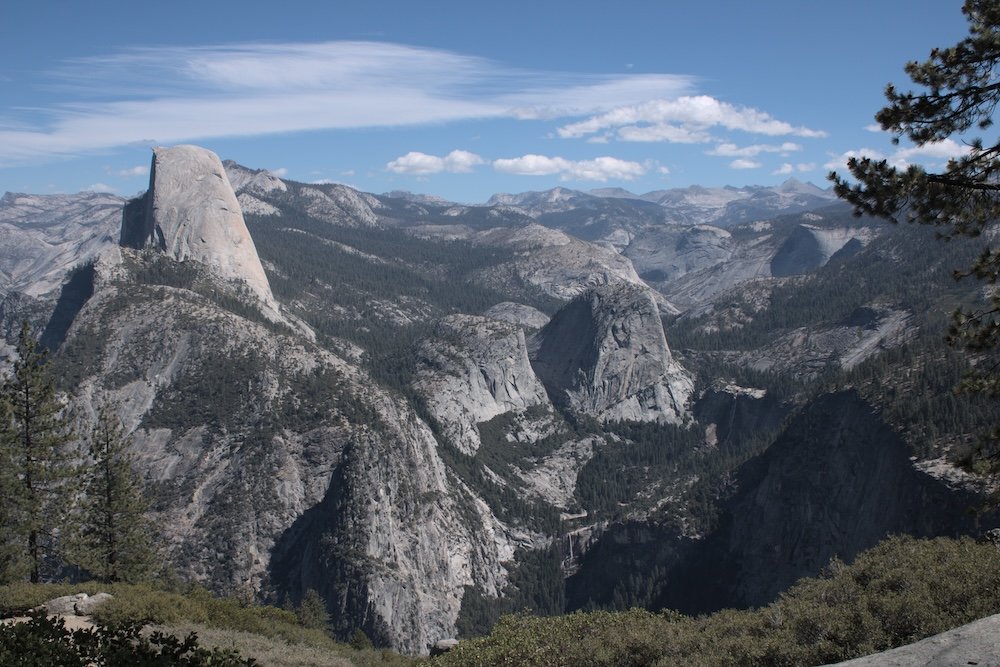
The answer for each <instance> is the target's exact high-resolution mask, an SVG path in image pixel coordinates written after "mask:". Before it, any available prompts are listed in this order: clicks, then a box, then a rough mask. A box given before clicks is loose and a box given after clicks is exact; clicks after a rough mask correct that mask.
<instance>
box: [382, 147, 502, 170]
mask: <svg viewBox="0 0 1000 667" xmlns="http://www.w3.org/2000/svg"><path fill="white" fill-rule="evenodd" d="M485 162H486V161H485V160H483V158H481V157H480V156H478V155H476V154H475V153H470V152H469V151H462V150H454V151H452V152H450V153H448V154H447V155H445V156H444V157H439V156H437V155H428V154H427V153H421V152H419V151H410V152H409V153H407V154H406V155H403V156H402V157H398V158H396V159H395V160H392V161H391V162H389V164H387V165H386V166H385V168H386V169H388V170H389V171H391V172H394V173H396V174H409V175H411V176H427V175H429V174H439V173H441V172H449V173H453V174H462V173H468V172H470V171H472V168H473V167H475V166H476V165H480V164H485Z"/></svg>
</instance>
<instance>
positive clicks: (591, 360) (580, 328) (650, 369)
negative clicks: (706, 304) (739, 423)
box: [532, 283, 694, 424]
mask: <svg viewBox="0 0 1000 667" xmlns="http://www.w3.org/2000/svg"><path fill="white" fill-rule="evenodd" d="M650 291H651V290H649V289H648V288H641V287H638V286H636V285H632V284H629V283H618V284H613V285H606V286H602V287H598V288H594V289H591V290H590V291H588V292H586V293H584V294H582V295H580V296H579V297H577V298H576V299H574V300H573V301H571V302H570V303H569V304H568V305H566V306H565V307H564V308H563V309H562V310H560V311H559V312H558V313H556V315H555V316H554V317H553V318H552V320H551V321H550V322H549V323H548V324H547V325H545V327H544V328H543V329H542V330H541V331H539V332H538V333H537V334H536V335H535V336H534V339H533V343H532V347H533V353H532V365H533V366H534V368H535V372H536V373H537V374H538V377H539V378H541V379H542V381H543V382H544V383H545V386H546V389H547V390H548V391H549V395H550V397H552V399H553V400H554V401H556V402H560V401H562V402H565V403H566V404H567V405H568V406H569V407H571V408H573V409H575V410H580V411H582V412H586V413H588V414H592V415H594V416H596V417H598V418H599V419H602V420H605V421H616V420H635V421H658V422H666V423H674V424H679V423H681V422H683V421H684V420H685V418H686V417H687V416H688V414H689V401H690V398H691V393H692V392H693V389H694V385H693V380H692V378H691V375H690V374H689V373H688V372H687V371H686V370H684V368H683V367H682V366H681V365H680V364H679V363H678V362H677V361H676V360H675V359H674V358H673V356H672V355H671V353H670V348H669V347H668V346H667V339H666V337H665V336H664V333H663V323H662V321H661V320H660V312H659V310H658V309H657V307H656V302H655V300H654V298H653V296H652V295H651V294H650Z"/></svg>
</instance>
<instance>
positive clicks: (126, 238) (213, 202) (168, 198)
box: [122, 146, 278, 317]
mask: <svg viewBox="0 0 1000 667" xmlns="http://www.w3.org/2000/svg"><path fill="white" fill-rule="evenodd" d="M122 241H123V243H124V244H125V245H130V246H132V247H136V248H142V247H152V248H156V249H158V250H160V251H161V252H163V253H165V254H166V255H167V256H168V257H170V258H172V259H174V260H176V261H178V262H184V261H187V260H193V261H196V262H200V263H202V264H204V265H205V266H209V267H211V268H212V271H213V272H214V273H215V274H216V275H218V276H219V277H220V278H222V279H223V280H231V281H237V282H239V283H243V284H245V285H246V287H247V289H248V290H249V291H250V292H251V293H252V294H253V295H255V296H256V297H257V299H259V301H260V302H261V304H262V305H263V306H264V307H265V309H266V310H267V311H268V312H269V313H270V314H271V315H272V317H276V316H277V313H278V303H277V301H275V299H274V295H272V294H271V287H270V284H269V283H268V281H267V275H266V274H265V273H264V267H263V266H262V265H261V263H260V258H259V257H258V256H257V249H256V247H255V246H254V242H253V239H252V238H250V232H249V231H247V227H246V223H245V222H244V220H243V212H242V210H241V208H240V203H239V201H238V200H237V198H236V194H235V193H234V192H233V188H232V186H231V185H230V183H229V178H228V177H227V175H226V170H225V168H224V167H223V166H222V162H221V161H220V160H219V157H218V156H217V155H215V153H212V152H211V151H208V150H205V149H204V148H200V147H198V146H174V147H172V148H155V149H153V162H152V167H151V168H150V174H149V191H148V192H147V193H146V195H145V196H144V202H143V203H142V204H133V207H132V210H131V211H129V210H128V209H127V210H126V215H125V227H124V228H123V229H122Z"/></svg>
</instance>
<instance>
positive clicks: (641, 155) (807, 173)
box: [0, 0, 967, 203]
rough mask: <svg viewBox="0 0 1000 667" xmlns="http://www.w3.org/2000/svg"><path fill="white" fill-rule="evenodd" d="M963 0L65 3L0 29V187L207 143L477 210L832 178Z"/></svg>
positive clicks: (308, 178) (144, 160) (51, 188)
mask: <svg viewBox="0 0 1000 667" xmlns="http://www.w3.org/2000/svg"><path fill="white" fill-rule="evenodd" d="M960 7H961V2H960V1H959V0H866V1H863V2H862V1H856V0H841V1H839V2H828V1H827V2H813V1H811V0H770V1H764V0H761V1H759V2H747V1H746V0H741V1H736V0H717V1H715V0H701V1H699V2H689V1H677V2H669V1H667V0H662V1H659V2H654V1H632V0H619V1H617V2H613V3H612V2H595V1H591V0H577V1H575V2H565V1H561V0H560V1H552V0H549V1H546V0H534V1H533V2H523V1H521V0H507V1H505V2H491V3H480V2H475V1H474V0H463V1H461V2H452V1H450V0H449V1H437V2H430V1H427V2H418V1H416V0H408V1H402V0H401V1H394V2H380V1H378V0H371V1H369V2H358V1H357V0H354V1H352V2H339V1H327V2H294V1H289V2H283V3H276V2H258V1H257V0H243V1H241V2H238V3H237V2H205V1H204V0H201V1H199V2H189V1H188V0H173V1H172V2H169V3H141V2H134V1H131V2H110V1H107V2H101V1H99V0H98V1H91V2H85V3H84V2H75V1H74V2H54V1H52V0H37V1H35V2H32V3H17V5H16V6H12V7H6V8H5V9H4V12H3V24H2V27H0V63H3V64H2V65H0V192H2V191H14V192H33V193H50V192H76V191H80V190H85V189H96V190H108V191H113V192H117V193H119V194H123V195H132V194H135V193H137V192H139V191H141V190H143V189H145V187H146V185H147V182H148V164H149V158H150V147H151V146H153V145H173V144H178V143H196V144H199V145H202V146H206V147H208V148H210V149H211V150H214V151H215V152H216V153H218V154H219V156H220V157H222V158H224V159H225V158H229V159H233V160H236V161H237V162H239V163H241V164H244V165H246V166H248V167H253V168H264V169H269V170H271V171H273V172H275V173H277V174H278V175H280V176H282V177H285V178H290V179H294V180H298V181H303V182H329V181H335V182H341V183H346V184H348V185H351V186H354V187H357V188H359V189H361V190H365V191H368V192H385V191H389V190H394V189H402V190H410V191H414V192H421V193H427V194H435V195H439V196H443V197H445V198H448V199H451V200H454V201H462V202H470V203H474V202H481V201H485V200H486V199H487V198H488V197H489V196H490V195H491V194H492V193H495V192H522V191H526V190H544V189H547V188H550V187H554V186H557V185H562V186H566V187H572V188H579V189H590V188H597V187H624V188H626V189H629V190H631V191H633V192H637V193H642V192H648V191H650V190H656V189H662V188H671V187H684V186H688V185H692V184H698V185H706V186H718V185H736V186H742V185H770V184H776V183H780V182H781V181H783V180H785V179H787V178H789V177H792V176H793V177H795V178H798V179H799V180H803V181H812V182H814V183H817V184H819V185H822V186H824V187H825V186H826V185H827V183H826V181H825V178H826V174H827V172H828V171H829V169H830V168H831V166H835V165H838V164H842V162H843V160H844V157H843V156H844V155H847V154H852V153H857V152H865V153H867V154H870V155H875V156H884V157H887V158H889V159H890V160H893V161H895V162H898V163H900V164H905V163H907V162H919V163H923V164H927V165H936V164H940V163H942V162H943V161H944V160H946V159H947V157H948V156H950V155H954V154H956V153H957V152H960V151H961V150H962V147H961V146H960V145H958V144H954V143H950V144H944V145H939V146H933V147H925V148H924V149H921V150H916V149H914V148H913V147H908V146H906V145H905V144H903V145H900V146H892V145H891V143H890V141H889V137H888V136H887V135H885V134H884V133H881V132H877V131H874V128H873V127H872V125H873V123H874V121H873V115H874V113H875V112H876V111H877V110H878V109H879V108H880V107H881V106H882V104H883V97H882V91H883V89H884V86H885V84H886V83H888V82H890V81H893V82H896V83H897V84H904V85H905V84H906V83H907V79H906V77H905V74H904V72H903V65H904V63H905V62H906V61H908V60H913V59H918V60H923V59H925V58H926V57H927V55H928V53H929V52H930V50H931V49H932V48H933V47H935V46H947V45H950V44H953V43H955V42H956V41H958V40H959V39H961V38H962V37H964V36H965V35H966V34H967V24H966V22H965V20H964V17H963V16H962V14H961V12H960Z"/></svg>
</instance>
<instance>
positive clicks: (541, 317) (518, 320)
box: [483, 301, 549, 329]
mask: <svg viewBox="0 0 1000 667" xmlns="http://www.w3.org/2000/svg"><path fill="white" fill-rule="evenodd" d="M483 315H485V316H486V317H491V318H493V319H494V320H501V321H503V322H508V323H510V324H516V325H517V326H521V327H526V328H528V329H541V328H542V327H544V326H545V325H546V324H548V323H549V316H548V315H546V314H545V313H543V312H542V311H540V310H538V309H537V308H532V307H531V306H526V305H524V304H522V303H513V302H511V301H504V302H503V303H498V304H496V305H495V306H491V307H490V308H488V309H487V310H486V312H484V313H483Z"/></svg>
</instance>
